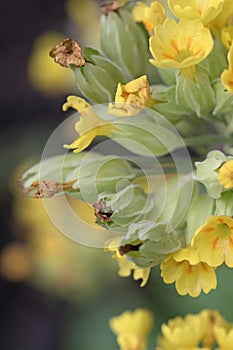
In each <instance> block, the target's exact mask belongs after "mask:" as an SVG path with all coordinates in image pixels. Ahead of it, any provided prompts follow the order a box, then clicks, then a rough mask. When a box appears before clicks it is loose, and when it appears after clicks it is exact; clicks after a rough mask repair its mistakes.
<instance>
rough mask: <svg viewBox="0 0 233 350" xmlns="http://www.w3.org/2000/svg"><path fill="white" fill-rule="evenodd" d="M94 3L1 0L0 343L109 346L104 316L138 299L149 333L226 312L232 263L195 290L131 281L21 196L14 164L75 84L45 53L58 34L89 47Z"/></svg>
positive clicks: (33, 348)
mask: <svg viewBox="0 0 233 350" xmlns="http://www.w3.org/2000/svg"><path fill="white" fill-rule="evenodd" d="M99 15H100V14H99V10H98V4H97V2H95V1H91V0H89V1H82V0H70V1H66V2H65V1H64V0H56V1H52V0H51V1H46V0H38V1H33V2H32V1H29V0H22V1H20V2H15V3H12V2H6V1H3V2H1V5H0V16H1V18H0V26H1V31H0V33H1V41H0V45H1V55H0V67H1V84H0V89H1V93H0V98H1V137H0V144H1V154H0V169H1V171H0V201H1V210H0V228H1V234H0V249H1V250H0V310H1V312H0V349H1V350H15V349H17V350H37V349H38V350H41V349H43V350H74V349H79V350H91V349H93V348H95V350H103V349H112V350H114V349H117V348H118V347H117V345H116V342H115V337H114V335H113V334H112V333H111V331H110V329H109V326H108V320H109V318H110V317H112V316H114V315H118V314H120V313H121V312H122V311H124V310H125V309H131V310H132V309H135V308H137V307H148V308H150V309H151V310H152V312H153V313H154V315H155V328H154V332H153V334H152V335H151V338H150V347H149V348H150V349H154V345H155V336H156V334H157V333H158V331H159V328H160V325H161V323H162V322H164V321H167V320H168V318H171V317H174V316H175V315H184V314H185V313H195V312H198V311H200V310H201V309H203V308H212V309H216V310H219V311H220V312H221V313H222V314H223V316H224V317H225V318H226V319H227V320H228V321H233V315H232V310H231V306H230V305H231V300H232V287H233V284H232V282H231V281H232V280H233V278H232V276H233V275H232V271H231V270H230V269H227V268H225V267H222V268H220V269H218V272H217V273H218V288H217V290H216V291H213V292H211V293H210V294H209V295H208V296H205V295H202V296H200V297H199V298H196V299H192V298H190V297H181V296H178V295H177V293H176V291H175V288H174V286H173V285H172V286H170V285H164V284H163V282H162V280H161V278H160V271H159V268H155V269H153V271H152V273H151V277H150V280H149V283H148V285H147V286H146V287H144V288H140V287H139V282H140V281H138V282H135V281H133V280H132V278H126V279H123V278H120V277H118V276H117V265H116V263H115V261H113V260H112V259H111V255H110V254H107V253H104V252H103V251H102V250H100V249H94V248H88V247H84V246H80V245H78V244H77V243H74V242H72V241H70V240H69V239H68V238H65V237H64V236H63V235H62V234H61V233H59V232H58V231H57V230H56V229H55V228H54V227H53V225H52V224H51V222H50V221H49V219H48V218H47V216H46V213H45V212H44V210H43V206H42V204H41V203H40V202H39V201H34V200H31V199H25V198H23V196H22V194H21V192H20V190H19V189H18V186H17V179H18V178H19V176H20V173H22V171H23V170H24V169H25V168H26V167H27V166H29V165H30V164H32V163H33V162H35V161H37V160H38V159H40V155H41V152H42V151H43V147H44V145H45V142H46V140H47V138H48V137H49V135H50V134H51V132H52V131H53V130H54V129H55V128H56V127H57V126H58V125H59V124H60V123H61V122H62V121H63V120H64V118H65V117H66V116H65V115H64V114H63V113H62V111H61V106H62V104H63V102H64V101H65V97H66V96H67V95H69V94H71V93H75V86H74V83H73V80H72V75H70V74H69V72H68V71H67V70H65V69H64V68H59V67H57V65H55V64H54V63H52V60H51V59H50V58H49V57H48V51H49V49H50V48H51V47H52V46H53V45H54V44H56V43H57V41H59V40H60V38H62V37H73V38H75V39H77V40H78V41H79V42H80V43H82V44H88V45H94V46H96V47H98V18H99Z"/></svg>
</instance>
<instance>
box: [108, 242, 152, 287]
mask: <svg viewBox="0 0 233 350" xmlns="http://www.w3.org/2000/svg"><path fill="white" fill-rule="evenodd" d="M120 240H121V237H117V238H115V239H112V240H110V241H107V242H106V246H105V251H110V252H115V254H114V255H113V259H115V260H116V261H117V263H118V266H119V271H118V275H119V276H121V277H128V276H130V275H131V271H133V278H134V280H139V279H141V280H142V282H141V284H140V287H144V286H145V285H146V283H147V281H148V278H149V275H150V268H149V267H146V268H140V267H138V266H137V265H135V264H134V263H133V262H131V261H128V260H127V257H126V255H121V254H120V252H119V250H118V246H119V244H120Z"/></svg>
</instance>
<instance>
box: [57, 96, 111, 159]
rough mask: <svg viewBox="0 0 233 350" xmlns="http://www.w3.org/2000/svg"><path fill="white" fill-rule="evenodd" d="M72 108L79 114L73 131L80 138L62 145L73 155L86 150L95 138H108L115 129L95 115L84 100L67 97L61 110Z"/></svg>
mask: <svg viewBox="0 0 233 350" xmlns="http://www.w3.org/2000/svg"><path fill="white" fill-rule="evenodd" d="M69 107H72V108H74V109H76V110H77V112H80V114H81V117H80V120H79V121H78V122H77V123H76V124H75V130H76V131H77V132H78V133H79V135H80V137H79V138H78V139H77V140H75V141H74V142H73V143H71V144H70V145H64V147H65V148H68V149H74V152H75V153H79V152H81V151H82V150H84V149H85V148H87V147H88V146H89V145H90V143H91V142H92V141H93V140H94V138H95V137H97V136H110V135H111V131H112V130H115V129H116V127H114V126H113V124H111V123H107V122H105V121H104V120H102V119H101V118H99V117H98V115H97V114H96V113H95V111H94V110H93V109H92V108H91V107H90V105H89V103H87V102H86V101H85V100H84V99H82V98H80V97H76V96H69V97H68V98H67V102H66V103H64V105H63V110H64V111H65V110H67V109H68V108H69Z"/></svg>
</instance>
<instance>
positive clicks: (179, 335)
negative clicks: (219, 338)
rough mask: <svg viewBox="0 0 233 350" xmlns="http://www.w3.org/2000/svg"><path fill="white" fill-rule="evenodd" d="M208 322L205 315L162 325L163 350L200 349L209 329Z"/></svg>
mask: <svg viewBox="0 0 233 350" xmlns="http://www.w3.org/2000/svg"><path fill="white" fill-rule="evenodd" d="M206 321H207V318H206V315H205V314H203V313H200V314H197V315H192V314H188V315H186V316H185V317H184V318H182V317H179V316H177V317H175V318H174V319H170V320H169V321H168V323H167V324H165V323H164V324H162V337H161V338H160V344H161V349H164V350H167V349H168V350H170V349H172V350H178V349H190V350H193V349H194V348H195V349H198V347H197V346H198V344H199V342H200V341H201V340H202V338H203V336H204V334H205V332H206V329H207V323H206ZM164 345H165V346H164Z"/></svg>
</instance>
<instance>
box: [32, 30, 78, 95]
mask: <svg viewBox="0 0 233 350" xmlns="http://www.w3.org/2000/svg"><path fill="white" fill-rule="evenodd" d="M63 39H64V37H63V35H62V34H60V33H58V32H53V31H50V32H45V33H43V34H41V35H40V36H39V37H38V38H37V39H36V41H35V42H34V45H33V48H32V52H31V55H30V57H29V62H28V74H29V79H30V81H31V83H32V84H33V86H35V88H37V89H38V90H40V91H41V92H43V93H45V94H48V95H56V94H61V93H64V92H67V91H72V90H74V79H73V73H72V71H71V70H66V69H65V68H64V67H61V66H60V65H58V64H54V62H53V61H52V60H51V57H49V51H50V50H51V47H53V46H54V45H55V44H56V43H57V42H60V41H62V40H63Z"/></svg>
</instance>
